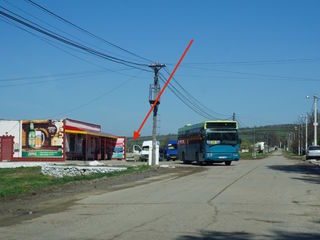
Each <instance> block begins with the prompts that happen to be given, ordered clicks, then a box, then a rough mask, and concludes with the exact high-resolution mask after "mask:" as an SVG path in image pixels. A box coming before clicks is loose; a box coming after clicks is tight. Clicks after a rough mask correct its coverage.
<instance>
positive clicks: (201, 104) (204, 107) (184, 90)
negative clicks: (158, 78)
mask: <svg viewBox="0 0 320 240" xmlns="http://www.w3.org/2000/svg"><path fill="white" fill-rule="evenodd" d="M165 71H166V73H167V74H168V75H169V76H170V72H169V71H168V69H167V68H165ZM172 79H173V81H174V82H175V83H176V84H177V85H178V86H179V87H180V88H181V89H182V91H183V92H185V93H186V94H187V95H188V97H190V98H191V99H193V101H195V102H196V103H197V105H199V106H200V107H201V108H203V109H206V110H207V111H209V112H212V113H214V114H217V115H221V116H224V117H226V116H230V115H227V114H223V113H218V112H216V111H213V110H212V109H210V108H208V107H207V106H205V105H204V104H203V103H201V102H200V101H199V100H198V99H197V98H195V97H194V96H193V95H192V94H191V93H190V92H188V91H187V90H186V89H185V88H184V87H183V86H182V85H181V84H180V83H179V81H177V80H176V78H175V77H174V76H173V77H172Z"/></svg>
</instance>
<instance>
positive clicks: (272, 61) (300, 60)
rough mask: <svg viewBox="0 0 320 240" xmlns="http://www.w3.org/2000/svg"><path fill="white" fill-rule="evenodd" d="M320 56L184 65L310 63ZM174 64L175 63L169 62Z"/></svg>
mask: <svg viewBox="0 0 320 240" xmlns="http://www.w3.org/2000/svg"><path fill="white" fill-rule="evenodd" d="M319 61H320V58H286V59H263V60H242V61H221V62H185V63H183V64H181V65H182V66H184V67H187V66H189V65H237V64H240V65H243V64H245V65H265V64H288V63H309V62H319ZM167 65H173V64H170V63H169V64H167Z"/></svg>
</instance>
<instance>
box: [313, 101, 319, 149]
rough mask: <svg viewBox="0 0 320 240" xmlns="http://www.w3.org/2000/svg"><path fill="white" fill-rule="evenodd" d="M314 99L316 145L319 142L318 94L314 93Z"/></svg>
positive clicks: (314, 141)
mask: <svg viewBox="0 0 320 240" xmlns="http://www.w3.org/2000/svg"><path fill="white" fill-rule="evenodd" d="M313 100H314V123H313V126H314V140H313V145H314V146H316V145H318V142H317V127H318V120H317V118H318V112H317V111H318V109H317V102H318V96H317V95H314V96H313Z"/></svg>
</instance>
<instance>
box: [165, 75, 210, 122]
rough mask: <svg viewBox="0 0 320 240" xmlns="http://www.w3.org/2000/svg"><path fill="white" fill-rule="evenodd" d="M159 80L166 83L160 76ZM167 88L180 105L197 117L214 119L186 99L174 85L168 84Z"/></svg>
mask: <svg viewBox="0 0 320 240" xmlns="http://www.w3.org/2000/svg"><path fill="white" fill-rule="evenodd" d="M159 78H160V80H161V81H162V82H163V83H166V80H165V79H164V78H163V75H162V74H160V75H159ZM168 88H169V89H170V91H171V92H172V93H173V94H174V95H175V96H176V97H178V98H179V99H180V100H181V101H182V103H184V104H185V105H186V106H187V107H189V108H190V109H191V110H193V111H194V112H195V113H197V114H198V115H200V116H202V117H204V118H205V119H215V117H214V116H212V115H211V114H209V113H207V112H206V111H204V110H203V109H200V108H199V106H198V105H197V104H195V103H194V102H193V101H191V100H190V99H189V98H187V97H186V96H185V95H184V94H182V93H181V92H180V91H179V90H178V89H177V88H176V87H175V86H174V85H172V84H169V85H168Z"/></svg>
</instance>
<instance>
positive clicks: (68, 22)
mask: <svg viewBox="0 0 320 240" xmlns="http://www.w3.org/2000/svg"><path fill="white" fill-rule="evenodd" d="M25 1H26V2H28V3H30V4H32V5H34V6H35V7H37V8H39V9H41V10H42V11H44V12H46V13H48V14H50V15H52V16H54V17H56V18H57V19H59V20H60V21H62V22H64V23H67V24H69V25H71V26H73V27H75V28H76V29H78V30H80V31H82V32H84V33H86V34H88V35H90V36H91V37H94V38H96V39H98V40H100V41H102V42H104V43H106V44H108V45H111V46H113V47H115V48H117V49H120V50H122V51H124V52H126V53H128V54H130V55H132V56H135V57H138V58H140V59H142V60H145V61H147V62H150V63H151V62H153V61H152V60H150V59H148V58H145V57H142V56H140V55H138V54H136V53H134V52H132V51H129V50H127V49H124V48H122V47H120V46H118V45H116V44H114V43H112V42H110V41H108V40H106V39H104V38H102V37H99V36H97V35H95V34H93V33H91V32H89V31H88V30H86V29H84V28H82V27H80V26H78V25H76V24H74V23H72V22H71V21H69V20H67V19H66V18H63V17H61V16H59V15H58V14H56V13H54V12H52V11H51V10H49V9H47V8H45V7H44V6H42V5H40V4H38V3H36V2H34V1H31V0H25Z"/></svg>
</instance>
